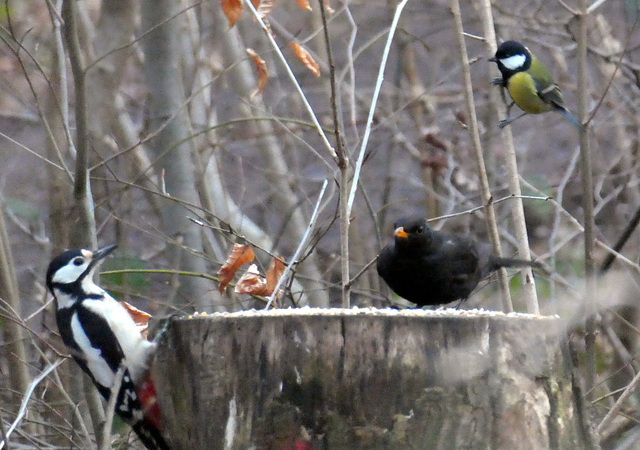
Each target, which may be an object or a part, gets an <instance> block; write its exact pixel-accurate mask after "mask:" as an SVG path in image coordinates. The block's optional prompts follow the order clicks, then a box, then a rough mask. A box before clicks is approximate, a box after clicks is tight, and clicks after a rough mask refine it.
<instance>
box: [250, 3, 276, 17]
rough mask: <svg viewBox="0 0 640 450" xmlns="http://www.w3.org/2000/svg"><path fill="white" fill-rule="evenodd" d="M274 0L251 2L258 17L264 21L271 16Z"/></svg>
mask: <svg viewBox="0 0 640 450" xmlns="http://www.w3.org/2000/svg"><path fill="white" fill-rule="evenodd" d="M275 2H276V0H262V1H260V0H253V1H252V3H253V6H254V7H255V8H256V11H258V16H260V18H261V19H265V18H266V17H267V16H268V15H269V14H271V11H273V5H274V4H275Z"/></svg>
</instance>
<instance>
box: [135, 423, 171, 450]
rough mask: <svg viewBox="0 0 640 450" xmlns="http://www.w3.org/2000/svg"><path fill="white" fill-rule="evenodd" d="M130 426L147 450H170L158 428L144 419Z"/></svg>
mask: <svg viewBox="0 0 640 450" xmlns="http://www.w3.org/2000/svg"><path fill="white" fill-rule="evenodd" d="M131 428H133V431H135V432H136V434H137V435H138V438H139V439H140V440H141V441H142V443H143V444H144V446H145V447H146V448H147V449H148V450H170V449H171V447H169V444H167V441H165V440H164V438H163V437H162V434H161V433H160V430H158V429H157V428H156V427H155V426H154V425H152V424H151V423H149V422H148V421H146V420H141V421H139V422H136V423H134V424H133V425H132V426H131Z"/></svg>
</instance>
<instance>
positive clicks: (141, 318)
mask: <svg viewBox="0 0 640 450" xmlns="http://www.w3.org/2000/svg"><path fill="white" fill-rule="evenodd" d="M120 304H121V305H122V306H124V309H126V310H127V312H128V313H129V315H130V316H131V318H132V319H133V321H134V322H135V323H136V325H137V327H138V330H139V331H140V334H141V335H142V337H143V338H145V339H146V338H147V332H148V331H149V319H151V317H152V316H151V314H149V313H148V312H145V311H143V310H141V309H138V308H136V307H135V306H133V305H130V304H129V303H127V302H125V301H121V302H120Z"/></svg>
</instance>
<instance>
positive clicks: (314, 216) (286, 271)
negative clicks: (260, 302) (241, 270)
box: [264, 180, 329, 309]
mask: <svg viewBox="0 0 640 450" xmlns="http://www.w3.org/2000/svg"><path fill="white" fill-rule="evenodd" d="M328 183H329V182H328V180H324V183H322V189H320V195H318V201H317V202H316V206H315V208H314V209H313V213H312V214H311V220H309V225H308V226H307V229H306V231H305V232H304V235H303V236H302V239H301V240H300V244H298V248H297V249H296V251H295V253H294V254H293V257H292V258H291V261H289V264H288V265H287V267H286V268H285V269H284V272H282V275H281V276H280V279H279V280H278V284H276V287H275V289H274V290H273V293H272V294H271V296H270V297H269V301H268V302H267V306H265V308H264V309H269V307H271V303H273V300H274V299H275V298H276V295H277V294H278V290H280V286H282V283H283V282H284V280H285V278H286V276H287V275H288V274H289V272H290V271H291V268H292V267H293V265H294V264H296V262H297V260H298V256H299V255H300V252H302V249H303V248H304V246H305V244H306V243H307V239H308V238H309V235H310V234H311V231H313V228H314V227H315V223H316V219H317V218H318V212H319V211H320V205H321V204H322V197H324V192H325V190H326V189H327V184H328Z"/></svg>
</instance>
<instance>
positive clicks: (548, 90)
mask: <svg viewBox="0 0 640 450" xmlns="http://www.w3.org/2000/svg"><path fill="white" fill-rule="evenodd" d="M528 73H529V75H530V76H531V78H532V79H533V84H534V85H535V86H536V91H537V93H538V96H539V97H540V98H541V99H542V100H544V101H545V102H546V103H550V104H552V105H555V106H556V107H558V108H559V109H564V99H563V98H562V92H560V88H559V87H558V85H557V84H556V83H555V82H554V81H553V77H552V76H551V74H550V73H549V71H548V70H547V68H546V67H545V66H544V65H543V64H542V63H541V62H540V61H538V60H537V59H536V58H533V60H532V61H531V67H530V68H529V70H528Z"/></svg>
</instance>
